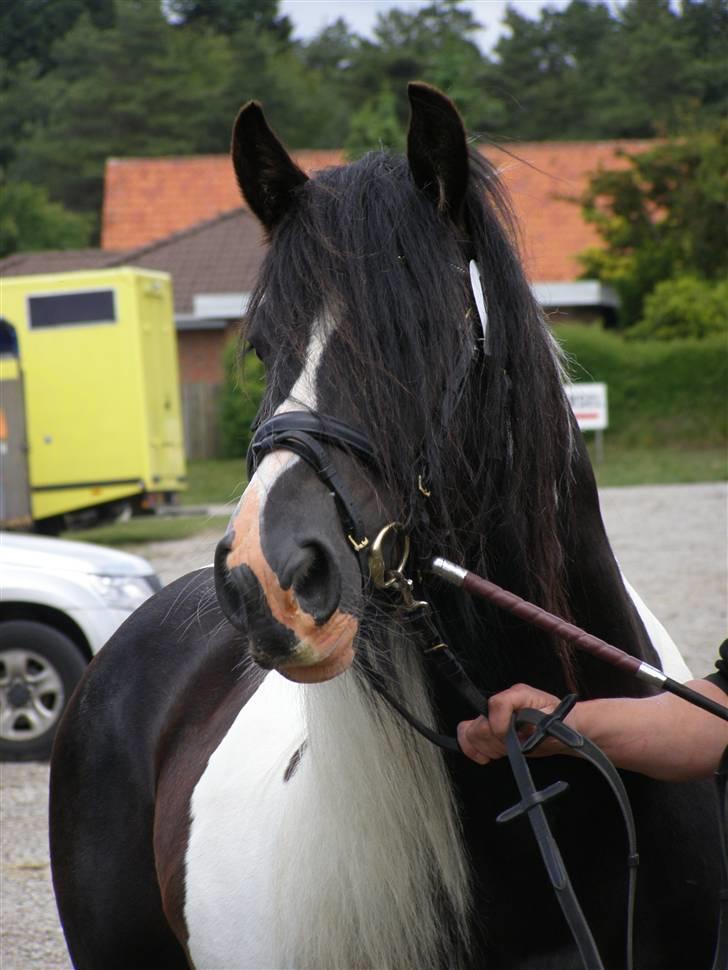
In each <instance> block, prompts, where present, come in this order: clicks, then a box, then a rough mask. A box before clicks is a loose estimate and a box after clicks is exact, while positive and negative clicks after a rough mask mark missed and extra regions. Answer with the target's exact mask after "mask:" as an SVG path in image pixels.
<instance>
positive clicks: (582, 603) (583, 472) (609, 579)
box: [561, 435, 659, 695]
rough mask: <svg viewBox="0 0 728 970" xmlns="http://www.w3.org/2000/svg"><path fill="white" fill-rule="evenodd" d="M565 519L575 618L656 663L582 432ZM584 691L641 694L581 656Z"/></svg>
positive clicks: (616, 674) (563, 527) (563, 526)
mask: <svg viewBox="0 0 728 970" xmlns="http://www.w3.org/2000/svg"><path fill="white" fill-rule="evenodd" d="M575 448H576V451H575V455H574V464H573V479H572V483H571V500H570V502H569V504H568V510H569V514H568V519H566V518H563V519H562V522H561V532H562V543H563V550H564V563H565V572H566V583H567V588H568V592H569V600H570V604H571V612H572V617H573V620H574V622H575V623H576V624H577V625H578V626H581V627H583V628H584V629H586V630H587V631H588V632H589V633H592V634H594V635H595V636H598V637H601V638H602V639H604V640H607V641H608V642H609V643H613V644H615V645H616V646H619V647H620V648H621V649H622V650H625V651H627V653H630V654H632V655H633V656H635V657H640V658H642V659H644V660H647V661H648V662H650V663H659V661H658V658H657V654H656V652H655V650H654V648H653V646H652V644H651V642H650V638H649V636H648V634H647V631H646V629H645V626H644V624H643V622H642V620H641V619H640V616H639V613H638V612H637V609H636V608H635V605H634V603H633V601H632V598H631V597H630V595H629V593H628V591H627V590H626V588H625V585H624V582H623V579H622V574H621V572H620V569H619V565H618V563H617V560H616V558H615V556H614V553H613V551H612V547H611V545H610V543H609V539H608V538H607V533H606V530H605V528H604V523H603V521H602V516H601V511H600V508H599V496H598V492H597V487H596V482H595V479H594V472H593V470H592V467H591V462H590V460H589V455H588V453H587V450H586V446H585V445H584V442H583V439H582V438H581V435H577V436H576V443H575ZM579 668H580V672H581V677H580V680H581V683H582V687H584V688H585V690H587V691H588V690H589V688H590V687H591V688H592V689H593V690H594V692H596V693H598V694H600V695H610V694H615V695H616V694H631V693H638V694H640V693H643V692H644V691H643V688H642V687H641V686H640V684H639V683H638V682H637V681H635V680H634V679H632V678H626V677H625V675H623V674H622V673H621V672H619V671H617V670H616V669H615V668H613V667H609V666H606V665H605V664H603V663H602V662H601V661H597V660H594V659H592V658H591V657H588V656H586V657H585V656H584V655H583V654H582V655H581V658H580V663H579Z"/></svg>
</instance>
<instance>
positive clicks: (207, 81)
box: [9, 0, 235, 213]
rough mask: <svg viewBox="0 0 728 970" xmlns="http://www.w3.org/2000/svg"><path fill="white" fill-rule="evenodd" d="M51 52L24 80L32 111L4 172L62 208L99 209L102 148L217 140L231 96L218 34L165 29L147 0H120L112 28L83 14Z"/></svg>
mask: <svg viewBox="0 0 728 970" xmlns="http://www.w3.org/2000/svg"><path fill="white" fill-rule="evenodd" d="M54 57H55V58H56V60H57V66H56V68H55V69H54V70H53V71H51V72H49V73H48V74H47V75H45V76H44V77H41V78H39V79H37V80H35V81H34V82H33V83H32V84H31V85H30V88H31V95H32V98H33V99H34V100H35V102H36V103H40V104H42V106H43V107H42V116H41V117H38V118H36V119H35V121H34V122H33V123H31V124H30V125H29V126H28V129H27V130H26V132H25V133H24V138H23V142H22V151H18V152H17V154H16V156H15V159H14V161H12V163H11V164H10V166H9V175H10V176H11V177H13V178H14V179H16V180H25V181H31V182H35V183H37V184H43V185H46V186H47V187H48V190H49V193H50V196H51V197H52V198H53V199H55V200H57V201H60V202H62V203H63V204H64V205H66V206H67V207H68V208H70V209H72V210H74V211H77V212H90V213H97V212H98V211H99V210H100V204H101V193H102V184H103V170H104V163H105V161H106V159H107V158H108V157H110V156H125V155H134V154H137V155H162V154H182V155H184V154H191V153H195V152H205V151H225V150H226V149H227V145H228V137H229V135H228V133H229V130H230V124H231V119H232V117H233V115H234V111H235V103H234V102H232V100H231V98H230V95H229V94H228V92H227V83H228V78H229V75H230V71H231V62H232V55H231V50H230V47H229V44H228V42H227V40H226V39H225V38H223V37H219V36H215V35H212V34H198V33H197V32H189V31H177V30H174V29H173V28H172V27H170V25H169V24H168V23H167V21H166V20H165V19H164V17H163V16H162V14H161V11H160V9H159V8H158V7H157V6H156V4H153V3H147V2H145V0H125V2H124V3H123V4H121V5H119V6H118V9H117V22H116V27H115V29H113V30H106V29H99V28H97V27H95V26H94V25H93V24H92V23H91V21H90V19H89V18H88V17H87V16H85V15H84V16H82V17H81V18H79V20H78V22H77V23H76V25H75V26H74V27H73V28H72V29H71V30H70V31H69V32H68V33H67V34H66V36H65V37H63V38H62V39H61V40H60V41H59V42H58V44H57V45H56V46H55V47H54Z"/></svg>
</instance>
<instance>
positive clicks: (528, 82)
mask: <svg viewBox="0 0 728 970" xmlns="http://www.w3.org/2000/svg"><path fill="white" fill-rule="evenodd" d="M504 24H505V26H506V27H507V28H508V30H509V33H508V34H506V35H504V36H503V37H501V38H500V40H499V41H498V43H497V44H496V47H495V54H496V57H497V59H498V63H497V66H496V67H495V69H494V70H493V79H494V82H495V83H496V84H497V85H498V89H499V92H500V93H501V95H502V97H503V99H504V109H505V118H504V122H503V127H504V129H505V131H506V132H507V134H508V135H509V137H512V138H522V139H536V140H538V139H543V138H571V137H591V136H592V135H596V134H600V132H599V131H598V119H597V118H596V116H595V115H594V112H593V108H592V98H593V96H594V93H595V92H596V91H599V90H600V89H601V88H602V87H603V85H604V83H605V78H606V75H607V73H608V70H609V61H610V58H611V56H612V54H613V50H612V41H613V38H614V34H615V32H616V29H617V25H616V23H615V21H614V20H613V18H612V16H611V14H610V12H609V9H608V7H607V6H606V5H605V4H604V3H602V2H597V3H590V2H587V0H572V2H571V3H570V4H569V6H568V7H566V8H564V9H563V10H554V9H550V8H548V7H547V8H545V9H544V10H542V11H541V14H540V17H539V19H538V20H531V19H530V18H528V17H525V16H523V14H521V13H519V12H518V11H517V10H516V9H515V8H513V7H509V8H508V9H507V11H506V14H505V17H504Z"/></svg>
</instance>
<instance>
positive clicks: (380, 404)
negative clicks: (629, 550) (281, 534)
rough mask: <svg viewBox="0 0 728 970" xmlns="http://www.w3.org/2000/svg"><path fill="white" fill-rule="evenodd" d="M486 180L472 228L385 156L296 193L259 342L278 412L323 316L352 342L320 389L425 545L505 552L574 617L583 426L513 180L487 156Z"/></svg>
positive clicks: (330, 360)
mask: <svg viewBox="0 0 728 970" xmlns="http://www.w3.org/2000/svg"><path fill="white" fill-rule="evenodd" d="M470 173H471V174H470V179H469V184H468V190H467V195H466V199H465V204H464V217H463V221H464V226H463V228H462V229H456V228H455V226H454V225H453V223H452V222H451V221H450V220H449V219H448V218H447V217H446V216H443V215H442V214H440V213H439V212H438V210H437V209H436V207H434V206H433V205H432V202H431V201H430V199H429V198H427V197H426V195H425V194H424V193H423V192H422V191H420V190H419V189H418V188H417V186H416V185H415V184H414V181H413V179H412V176H411V174H410V168H409V165H408V163H407V160H406V159H405V158H404V157H397V156H392V155H388V154H384V153H375V154H370V155H367V156H365V157H364V158H362V159H361V160H360V161H358V162H356V163H354V164H352V165H349V166H347V167H342V168H333V169H329V170H327V171H325V172H323V173H321V174H319V175H318V176H317V177H316V178H315V179H312V180H311V181H308V182H306V183H305V184H304V185H302V186H301V187H300V188H299V189H297V191H296V196H297V198H296V203H295V205H294V206H293V207H292V211H291V212H289V213H288V215H287V216H286V218H285V219H284V220H283V221H282V223H281V225H280V226H279V227H277V228H276V230H275V231H274V233H273V237H272V240H271V243H272V244H271V248H270V250H269V253H268V256H267V259H266V261H265V264H264V267H263V270H262V273H261V276H260V278H259V282H258V285H257V288H256V290H255V292H254V294H253V297H252V301H251V305H250V309H249V314H248V326H247V330H246V334H247V335H250V334H254V335H255V342H256V346H258V344H259V342H260V341H261V340H262V341H264V342H265V344H266V345H267V347H268V359H267V361H266V362H267V364H268V392H267V395H266V398H265V400H264V403H263V408H262V416H263V417H266V416H267V415H268V414H270V413H271V412H272V410H273V409H274V408H275V406H276V405H277V404H278V403H280V400H281V399H282V397H283V396H284V395H285V393H286V392H287V391H288V390H289V389H290V376H289V375H290V360H291V356H292V355H293V356H294V357H295V358H297V359H298V360H299V362H301V363H302V360H303V355H304V352H305V349H306V346H307V340H308V335H309V332H310V326H311V321H312V320H313V319H314V318H315V316H316V315H317V314H321V313H322V312H328V313H329V314H330V315H331V316H332V318H333V319H334V320H335V321H336V334H335V338H334V339H333V340H332V345H331V348H330V351H329V352H327V354H326V357H325V360H324V363H323V365H322V368H321V371H320V373H319V386H320V385H321V381H322V379H323V380H325V381H327V382H330V385H331V387H333V388H335V389H336V390H335V394H336V400H337V402H338V401H340V408H341V410H340V411H337V413H339V414H340V416H344V417H345V418H346V419H347V420H349V421H350V422H351V423H353V424H354V425H355V426H356V427H359V428H360V429H362V430H363V431H365V432H366V433H367V434H368V435H369V437H370V439H371V441H372V442H373V444H374V447H375V449H376V452H377V457H378V462H379V467H380V469H381V471H382V477H383V481H384V484H385V486H386V487H387V488H388V489H390V490H391V491H392V492H393V493H394V494H395V495H396V496H398V497H399V499H400V503H401V507H402V508H403V510H404V511H403V513H402V514H403V515H404V517H405V519H406V520H407V524H408V525H409V526H410V527H414V528H415V537H416V539H417V541H418V544H419V546H420V547H421V548H423V549H425V550H437V551H438V552H439V553H442V554H445V555H448V556H450V557H452V558H455V559H459V560H461V561H465V562H468V563H469V564H472V565H473V566H474V567H477V568H480V569H483V570H486V571H487V570H491V571H492V570H494V569H497V568H498V567H499V566H501V567H502V566H503V564H502V563H500V564H499V563H497V562H494V561H493V560H494V558H495V559H498V558H502V557H501V554H500V551H499V550H502V549H503V548H504V547H506V546H507V549H508V554H507V558H508V562H509V565H508V570H509V573H510V574H511V575H510V576H509V580H510V584H511V587H512V588H514V589H517V590H518V591H520V592H521V593H523V594H524V595H526V596H529V597H532V598H534V599H535V600H536V601H537V602H539V603H541V604H542V605H544V606H545V607H546V608H548V609H551V610H559V609H561V610H562V611H563V610H565V609H567V607H568V604H567V602H566V597H565V593H564V590H563V582H562V550H561V543H560V538H559V529H558V525H557V506H558V507H559V516H563V515H564V514H567V515H568V503H569V502H570V489H569V477H570V455H571V441H572V429H571V424H570V417H569V411H568V408H567V406H566V404H565V399H564V394H563V390H562V375H561V372H560V363H559V358H558V352H557V351H556V349H555V344H554V341H553V339H552V337H551V335H550V334H549V332H548V329H547V326H546V324H545V322H544V319H543V315H542V312H541V310H540V307H539V306H538V304H537V303H536V301H535V300H534V297H533V295H532V293H531V289H530V287H529V285H528V282H527V280H526V278H525V276H524V273H523V270H522V268H521V265H520V261H519V258H518V256H517V251H516V246H515V232H514V221H513V219H512V216H511V211H510V208H509V204H508V202H507V200H506V198H505V195H504V191H503V188H502V186H501V184H500V182H499V179H498V176H497V173H496V171H495V169H494V168H493V166H492V165H491V164H490V163H489V162H488V161H487V160H485V159H483V158H482V157H481V156H480V155H479V154H477V153H475V152H471V157H470ZM471 258H473V259H475V260H476V261H477V263H478V266H479V268H480V273H481V277H482V281H483V287H484V291H485V296H486V300H487V309H488V320H489V324H488V339H487V354H484V353H483V346H482V340H479V337H480V324H479V321H478V316H477V312H476V310H475V307H474V305H473V298H472V291H471V288H470V283H469V276H468V261H469V259H471ZM246 334H244V335H243V336H244V337H245V336H246ZM286 380H288V382H289V383H288V386H285V382H286ZM419 474H421V475H422V476H423V479H424V481H425V483H426V487H427V489H428V490H429V491H430V492H431V496H430V498H429V499H427V500H426V502H425V499H424V498H423V495H422V494H421V492H420V491H419V489H418V475H419ZM423 503H425V505H426V511H427V515H426V524H424V523H423V519H422V509H423Z"/></svg>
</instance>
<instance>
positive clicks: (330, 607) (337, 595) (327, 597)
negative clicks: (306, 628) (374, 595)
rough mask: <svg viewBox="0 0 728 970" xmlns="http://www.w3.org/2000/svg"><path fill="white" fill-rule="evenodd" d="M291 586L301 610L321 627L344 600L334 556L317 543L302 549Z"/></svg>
mask: <svg viewBox="0 0 728 970" xmlns="http://www.w3.org/2000/svg"><path fill="white" fill-rule="evenodd" d="M291 586H292V588H293V592H294V593H295V594H296V599H297V600H298V603H299V605H300V606H301V608H302V609H304V610H305V611H306V612H307V613H309V614H310V615H311V616H312V617H313V618H314V620H315V621H316V623H317V624H318V625H319V626H320V625H321V624H323V623H325V622H326V621H327V620H328V619H330V617H331V616H332V615H333V614H334V612H335V611H336V608H337V607H338V605H339V601H340V600H341V574H340V573H339V570H338V568H337V566H336V564H335V563H334V560H333V558H332V556H331V555H330V554H329V553H328V552H327V550H326V549H325V548H324V547H323V546H321V545H318V544H316V543H310V544H308V545H305V546H302V547H301V555H300V558H299V561H298V562H297V563H296V567H295V572H294V574H293V577H292V579H291Z"/></svg>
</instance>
